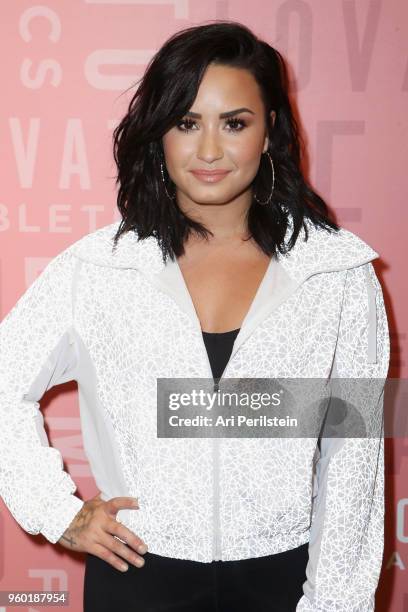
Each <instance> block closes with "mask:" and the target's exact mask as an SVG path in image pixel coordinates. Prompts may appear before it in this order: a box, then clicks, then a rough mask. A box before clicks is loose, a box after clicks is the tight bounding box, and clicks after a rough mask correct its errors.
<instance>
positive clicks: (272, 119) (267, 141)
mask: <svg viewBox="0 0 408 612" xmlns="http://www.w3.org/2000/svg"><path fill="white" fill-rule="evenodd" d="M269 116H270V124H271V126H272V129H273V127H274V125H275V119H276V112H275V111H274V110H272V111H271V112H270V114H269ZM268 147H269V137H268V135H266V136H265V142H264V148H263V151H262V153H265V152H266V151H267V150H268Z"/></svg>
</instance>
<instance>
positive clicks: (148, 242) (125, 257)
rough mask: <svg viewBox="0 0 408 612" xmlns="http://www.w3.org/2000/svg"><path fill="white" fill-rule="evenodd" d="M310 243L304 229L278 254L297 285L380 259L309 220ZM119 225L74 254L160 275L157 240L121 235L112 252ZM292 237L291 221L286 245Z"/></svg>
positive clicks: (349, 237) (345, 234)
mask: <svg viewBox="0 0 408 612" xmlns="http://www.w3.org/2000/svg"><path fill="white" fill-rule="evenodd" d="M305 222H306V224H307V227H308V240H307V241H305V230H304V228H303V227H302V228H301V230H300V232H299V236H298V239H297V241H296V244H295V246H294V247H293V248H292V249H291V251H289V253H287V254H285V255H282V254H280V253H279V254H278V257H277V259H278V261H279V262H280V264H281V265H282V266H283V267H284V268H285V270H286V272H287V273H288V274H289V276H291V277H292V278H293V279H294V280H296V281H298V282H299V281H301V280H302V279H305V278H308V277H309V276H311V275H313V274H316V273H318V272H329V271H335V270H345V269H348V268H353V267H357V266H360V265H363V264H365V263H367V262H369V261H371V260H373V259H376V258H377V257H379V254H378V253H377V252H376V251H375V250H374V249H373V248H371V247H370V246H369V245H368V244H367V243H366V242H364V240H362V239H361V238H359V237H358V236H357V235H356V234H354V233H353V232H351V231H350V230H346V229H344V228H340V230H339V231H338V232H330V233H329V232H328V231H327V230H325V229H322V228H316V227H315V226H314V225H313V224H312V222H311V221H310V220H309V219H306V221H305ZM119 224H120V221H116V222H115V223H111V224H110V225H105V226H103V227H101V228H99V229H97V230H96V231H94V232H91V233H90V234H86V235H85V236H83V237H82V238H80V239H79V240H78V241H77V242H75V243H74V244H73V245H72V252H73V254H74V255H75V256H76V257H78V258H79V259H82V260H83V261H87V262H91V263H94V264H96V265H99V266H105V267H110V268H135V269H139V270H140V271H141V272H143V273H145V274H146V273H147V274H158V273H159V272H161V271H162V270H163V268H164V267H165V266H166V264H165V263H164V261H163V256H162V252H161V249H160V247H159V244H158V242H157V240H156V238H154V237H149V238H145V239H144V240H140V241H139V240H138V238H137V233H136V232H127V233H126V234H124V235H122V236H121V237H120V239H119V241H118V243H117V246H116V249H115V250H114V251H113V250H112V249H113V238H114V236H115V234H116V232H117V230H118V227H119ZM291 234H292V222H291V219H290V222H289V226H288V229H287V233H286V236H285V244H287V242H288V241H289V239H290V236H291Z"/></svg>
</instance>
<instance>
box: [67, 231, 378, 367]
mask: <svg viewBox="0 0 408 612" xmlns="http://www.w3.org/2000/svg"><path fill="white" fill-rule="evenodd" d="M306 223H307V226H308V230H309V234H308V240H307V241H306V242H305V241H304V237H305V232H304V229H303V228H302V229H301V231H300V233H299V236H298V239H297V241H296V244H295V246H294V247H293V248H292V249H291V251H289V253H287V254H286V255H281V254H279V255H278V256H277V257H276V258H275V257H274V258H272V259H271V261H270V264H269V266H268V268H267V270H266V273H265V275H264V277H263V279H262V282H261V284H260V285H259V287H258V290H257V292H256V294H255V296H254V299H253V301H252V303H251V305H250V307H249V309H248V312H247V314H246V316H245V318H244V320H243V321H242V324H241V327H240V331H239V333H238V334H237V336H236V337H235V342H234V345H233V348H232V352H231V356H230V360H231V359H232V358H233V357H234V355H235V353H236V352H237V350H238V349H239V347H240V346H241V345H242V344H243V342H245V340H246V339H247V338H248V337H249V336H250V335H251V333H252V332H253V331H254V329H255V328H256V327H257V326H258V325H259V324H260V323H261V321H262V320H263V319H265V318H266V317H267V316H268V315H270V314H271V312H272V311H273V310H274V309H275V308H276V307H277V306H279V304H281V303H282V302H283V301H285V300H286V299H288V298H289V297H290V295H292V293H293V292H294V291H296V289H297V288H298V287H299V285H301V284H302V283H303V282H304V281H305V280H307V279H308V278H309V277H310V276H312V275H314V274H317V273H320V272H331V271H336V270H346V269H348V268H352V267H356V266H360V265H362V264H365V263H367V262H369V261H371V260H373V259H375V258H377V257H378V253H376V251H374V250H373V249H372V248H371V247H370V246H369V245H368V244H366V243H365V242H364V241H363V240H362V239H361V238H359V237H358V236H356V235H355V234H353V233H352V232H351V231H349V230H346V229H343V228H341V229H340V231H339V232H336V233H328V232H327V231H326V230H324V229H318V228H315V226H314V225H313V224H312V223H310V222H309V221H306ZM118 227H119V221H118V222H116V223H112V224H111V225H107V226H104V227H102V228H100V229H99V230H97V231H95V232H92V233H91V234H87V235H86V236H84V237H83V238H82V239H80V240H79V241H77V242H76V243H74V245H73V252H74V254H75V255H76V256H77V257H78V258H80V259H82V260H83V261H87V262H91V263H93V264H96V265H98V266H104V267H109V268H121V269H137V270H139V272H140V273H141V274H143V276H144V277H145V278H146V279H147V281H148V282H150V283H151V284H153V285H155V286H156V288H157V289H159V290H160V291H162V292H164V293H165V294H167V295H168V296H170V297H171V299H173V300H174V301H175V302H176V303H177V304H178V306H179V307H180V309H181V310H182V311H183V312H184V313H185V314H186V315H187V316H188V317H189V318H190V320H191V322H192V323H193V326H194V327H195V329H196V332H197V333H198V334H199V335H200V336H201V331H202V329H201V323H200V321H199V318H198V315H197V312H196V310H195V307H194V303H193V301H192V298H191V295H190V293H189V291H188V288H187V286H186V283H185V281H184V278H183V275H182V273H181V269H180V266H179V264H178V262H177V260H175V261H171V260H170V259H169V260H168V261H167V262H166V264H164V262H163V258H162V253H161V250H160V247H159V245H158V243H157V241H156V239H155V238H153V237H151V238H147V239H145V240H143V241H138V240H137V236H136V234H134V233H127V234H125V235H123V236H121V238H120V239H119V241H118V244H117V248H116V250H115V251H114V252H113V253H112V246H113V242H112V239H113V237H114V235H115V233H116V231H117V229H118ZM291 228H292V224H291V223H290V224H289V227H288V231H287V234H286V237H285V242H286V243H287V241H288V240H289V238H290V235H291ZM201 340H202V343H203V353H204V356H205V359H206V361H207V372H208V376H209V377H211V366H210V363H209V361H208V355H207V351H206V349H205V346H204V341H203V339H202V337H201Z"/></svg>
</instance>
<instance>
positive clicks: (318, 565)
mask: <svg viewBox="0 0 408 612" xmlns="http://www.w3.org/2000/svg"><path fill="white" fill-rule="evenodd" d="M343 298H344V299H343V307H342V313H341V317H340V324H339V334H338V339H337V346H336V354H335V360H334V365H335V373H334V374H332V376H336V377H337V378H338V382H339V383H340V387H339V388H340V396H341V394H342V393H343V394H344V396H347V397H344V398H343V397H340V399H346V400H347V401H348V402H350V401H351V402H352V403H353V405H354V406H356V407H357V408H358V410H359V411H361V414H364V420H365V423H368V424H369V423H376V424H377V427H374V429H373V431H374V430H375V431H376V432H377V434H376V435H370V434H369V433H368V434H367V435H366V436H365V437H364V438H361V437H353V436H349V437H344V438H337V437H322V438H321V440H320V446H321V448H320V457H319V459H318V461H317V466H316V467H317V469H316V481H317V493H316V492H315V493H316V494H315V497H314V499H313V502H314V503H313V512H312V524H311V531H310V540H309V548H308V549H309V560H308V564H307V567H306V577H307V580H306V582H304V584H303V593H304V594H303V596H302V597H301V599H300V600H299V602H298V604H297V607H296V612H372V611H373V610H374V605H375V600H374V596H375V591H376V588H377V585H378V579H379V575H380V571H381V565H382V559H383V547H384V433H383V400H384V384H385V379H386V377H387V373H388V368H389V355H390V347H389V330H388V321H387V316H386V311H385V307H384V300H383V294H382V289H381V285H380V283H379V281H378V279H377V276H376V274H375V271H374V268H373V266H372V264H371V263H370V262H369V263H367V264H364V265H362V266H358V267H356V268H352V269H349V270H347V275H346V281H345V289H344V296H343ZM360 378H361V379H364V380H362V381H360V382H356V380H357V379H360ZM340 379H348V382H347V384H345V383H344V381H343V382H342V381H340ZM374 379H376V380H374ZM353 381H354V382H353ZM350 390H351V391H350ZM350 393H351V395H352V396H353V394H354V397H350ZM366 431H368V432H369V431H370V427H368V428H366Z"/></svg>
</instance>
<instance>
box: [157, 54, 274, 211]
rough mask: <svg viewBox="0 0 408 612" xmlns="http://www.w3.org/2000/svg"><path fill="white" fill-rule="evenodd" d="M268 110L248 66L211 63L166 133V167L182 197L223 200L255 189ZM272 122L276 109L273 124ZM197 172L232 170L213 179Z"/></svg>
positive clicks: (264, 146)
mask: <svg viewBox="0 0 408 612" xmlns="http://www.w3.org/2000/svg"><path fill="white" fill-rule="evenodd" d="M239 109H241V110H239ZM242 109H246V110H242ZM231 111H234V112H233V114H231V115H230V116H228V117H222V116H221V115H222V114H223V113H230V112H231ZM264 112H265V111H264V106H263V102H262V98H261V94H260V90H259V87H258V84H257V82H256V81H255V79H254V77H253V76H252V74H251V73H250V72H249V71H248V70H244V69H241V68H231V67H229V66H217V65H213V64H211V65H209V67H208V69H207V70H206V72H205V74H204V78H203V79H202V81H201V85H200V87H199V90H198V93H197V97H196V99H195V100H194V103H193V106H192V107H191V108H190V110H189V112H187V113H186V114H185V115H184V116H183V117H182V118H181V119H180V121H179V122H178V124H177V125H176V126H174V127H172V128H171V129H170V130H169V131H168V132H167V133H166V134H165V135H164V136H163V150H164V155H165V163H166V168H167V172H168V174H169V176H170V178H171V179H172V181H173V182H174V183H175V185H176V189H177V196H178V200H179V201H180V198H181V200H183V201H188V200H190V201H192V202H195V203H198V204H222V203H226V202H229V201H231V200H233V199H234V198H236V197H238V196H239V195H241V194H242V193H243V192H245V191H248V192H249V193H250V192H252V187H251V183H252V181H253V180H254V178H255V176H256V174H257V172H258V169H259V163H260V157H261V154H262V152H263V151H266V149H267V147H268V133H267V128H266V125H265V118H264ZM274 120H275V112H274V111H272V112H271V125H273V123H274ZM194 170H227V171H228V172H227V174H225V175H222V178H221V179H220V180H217V181H214V180H213V181H212V182H209V181H205V180H204V179H202V178H201V179H200V178H199V177H198V176H196V175H195V174H193V172H192V171H194ZM250 195H251V196H252V193H250Z"/></svg>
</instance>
